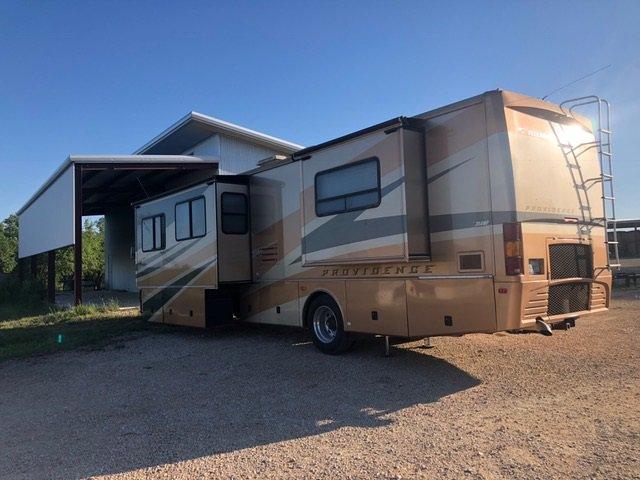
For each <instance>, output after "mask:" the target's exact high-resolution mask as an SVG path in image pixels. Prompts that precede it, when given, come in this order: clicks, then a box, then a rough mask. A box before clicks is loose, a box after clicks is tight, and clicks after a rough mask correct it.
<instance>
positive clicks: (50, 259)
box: [47, 250, 56, 303]
mask: <svg viewBox="0 0 640 480" xmlns="http://www.w3.org/2000/svg"><path fill="white" fill-rule="evenodd" d="M47 301H48V302H49V303H56V251H55V250H51V251H49V253H48V254H47Z"/></svg>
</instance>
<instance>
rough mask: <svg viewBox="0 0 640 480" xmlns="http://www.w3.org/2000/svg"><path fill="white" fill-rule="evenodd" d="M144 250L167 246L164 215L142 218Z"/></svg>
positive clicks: (149, 250) (159, 248)
mask: <svg viewBox="0 0 640 480" xmlns="http://www.w3.org/2000/svg"><path fill="white" fill-rule="evenodd" d="M141 233H142V251H143V252H151V251H154V250H162V249H163V248H164V246H165V231H164V215H155V216H153V217H147V218H143V219H142V225H141Z"/></svg>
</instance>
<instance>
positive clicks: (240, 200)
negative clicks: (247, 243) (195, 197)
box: [220, 192, 249, 235]
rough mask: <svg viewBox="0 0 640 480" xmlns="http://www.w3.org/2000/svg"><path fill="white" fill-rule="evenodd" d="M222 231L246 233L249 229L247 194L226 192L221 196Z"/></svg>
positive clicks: (238, 233)
mask: <svg viewBox="0 0 640 480" xmlns="http://www.w3.org/2000/svg"><path fill="white" fill-rule="evenodd" d="M220 202H221V203H220V213H221V217H222V232H223V233H226V234H237V235H244V234H245V233H247V231H248V230H249V221H248V213H249V212H248V205H247V196H246V195H245V194H244V193H231V192H224V193H223V194H222V196H221V198H220Z"/></svg>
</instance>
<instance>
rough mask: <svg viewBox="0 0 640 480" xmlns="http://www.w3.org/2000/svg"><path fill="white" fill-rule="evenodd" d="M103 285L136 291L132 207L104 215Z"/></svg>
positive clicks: (113, 288)
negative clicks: (132, 254) (132, 253)
mask: <svg viewBox="0 0 640 480" xmlns="http://www.w3.org/2000/svg"><path fill="white" fill-rule="evenodd" d="M104 219H105V237H104V245H105V256H106V258H105V286H106V288H108V289H110V290H125V291H128V292H137V291H138V288H137V287H136V266H135V262H134V260H133V258H131V248H132V247H133V246H134V242H135V237H134V223H133V209H132V208H125V209H122V210H115V211H112V212H109V213H107V214H106V215H105V217H104Z"/></svg>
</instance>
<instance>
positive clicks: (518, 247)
mask: <svg viewBox="0 0 640 480" xmlns="http://www.w3.org/2000/svg"><path fill="white" fill-rule="evenodd" d="M502 237H503V238H504V266H505V269H506V272H507V275H521V274H523V273H524V272H523V270H524V268H523V265H522V229H521V228H520V224H519V223H503V224H502Z"/></svg>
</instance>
